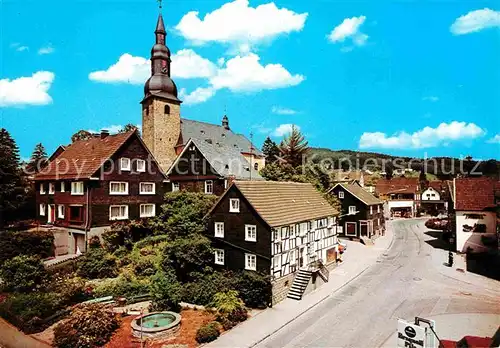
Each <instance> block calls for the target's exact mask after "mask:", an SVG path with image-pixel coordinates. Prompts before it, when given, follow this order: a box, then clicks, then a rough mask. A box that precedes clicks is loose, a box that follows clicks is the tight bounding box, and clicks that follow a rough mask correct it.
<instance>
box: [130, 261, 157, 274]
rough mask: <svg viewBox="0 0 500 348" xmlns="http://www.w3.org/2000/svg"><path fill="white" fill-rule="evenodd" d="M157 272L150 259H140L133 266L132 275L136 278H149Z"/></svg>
mask: <svg viewBox="0 0 500 348" xmlns="http://www.w3.org/2000/svg"><path fill="white" fill-rule="evenodd" d="M156 271H157V268H156V265H155V263H154V262H153V260H151V259H141V260H139V262H137V263H136V264H135V266H134V273H135V274H136V275H138V276H144V277H149V276H152V275H153V274H155V273H156Z"/></svg>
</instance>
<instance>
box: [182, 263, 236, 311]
mask: <svg viewBox="0 0 500 348" xmlns="http://www.w3.org/2000/svg"><path fill="white" fill-rule="evenodd" d="M190 277H191V279H192V281H191V282H189V283H184V284H183V287H182V301H184V302H187V303H193V304H197V305H202V306H206V305H209V304H210V303H211V302H212V299H213V297H214V295H215V294H216V293H217V292H225V291H228V290H231V289H233V278H232V277H228V276H226V273H223V272H213V271H212V269H211V268H206V269H204V270H203V273H191V274H190Z"/></svg>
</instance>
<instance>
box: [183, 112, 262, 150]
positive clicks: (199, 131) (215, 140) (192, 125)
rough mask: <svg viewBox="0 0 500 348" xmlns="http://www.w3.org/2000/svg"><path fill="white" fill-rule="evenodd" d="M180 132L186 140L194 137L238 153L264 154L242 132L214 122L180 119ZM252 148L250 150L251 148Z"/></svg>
mask: <svg viewBox="0 0 500 348" xmlns="http://www.w3.org/2000/svg"><path fill="white" fill-rule="evenodd" d="M181 133H182V138H183V139H184V140H185V141H187V140H188V139H196V140H199V141H201V142H202V143H209V142H211V143H212V144H213V145H217V144H219V145H221V146H224V147H226V148H230V149H236V150H238V151H239V152H240V153H241V152H245V153H250V152H251V153H253V154H255V155H257V156H264V154H263V153H262V151H260V150H259V148H257V147H256V146H254V145H252V143H251V142H250V140H248V139H247V138H246V137H245V136H244V135H243V134H236V133H234V132H233V131H231V130H230V129H226V128H224V127H223V126H219V125H216V124H211V123H205V122H199V121H194V120H188V119H185V118H183V119H181ZM251 148H252V150H251Z"/></svg>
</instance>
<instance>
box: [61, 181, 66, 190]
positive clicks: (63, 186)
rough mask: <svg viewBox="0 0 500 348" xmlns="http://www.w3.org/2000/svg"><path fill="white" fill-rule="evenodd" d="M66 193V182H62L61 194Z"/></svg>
mask: <svg viewBox="0 0 500 348" xmlns="http://www.w3.org/2000/svg"><path fill="white" fill-rule="evenodd" d="M65 191H66V185H64V181H62V182H61V192H65Z"/></svg>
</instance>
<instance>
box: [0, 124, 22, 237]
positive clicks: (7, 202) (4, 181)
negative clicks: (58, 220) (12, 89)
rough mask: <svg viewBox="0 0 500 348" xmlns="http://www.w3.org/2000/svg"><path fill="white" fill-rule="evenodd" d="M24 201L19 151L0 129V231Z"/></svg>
mask: <svg viewBox="0 0 500 348" xmlns="http://www.w3.org/2000/svg"><path fill="white" fill-rule="evenodd" d="M24 200H25V191H24V187H23V185H22V178H21V170H20V166H19V149H18V147H17V145H16V142H15V141H14V139H13V138H12V137H11V136H10V134H9V132H8V131H7V130H6V129H5V128H1V129H0V230H2V229H3V227H4V225H5V221H6V219H7V216H9V217H12V213H13V212H15V211H16V210H17V209H19V207H21V206H22V205H23V203H24Z"/></svg>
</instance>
